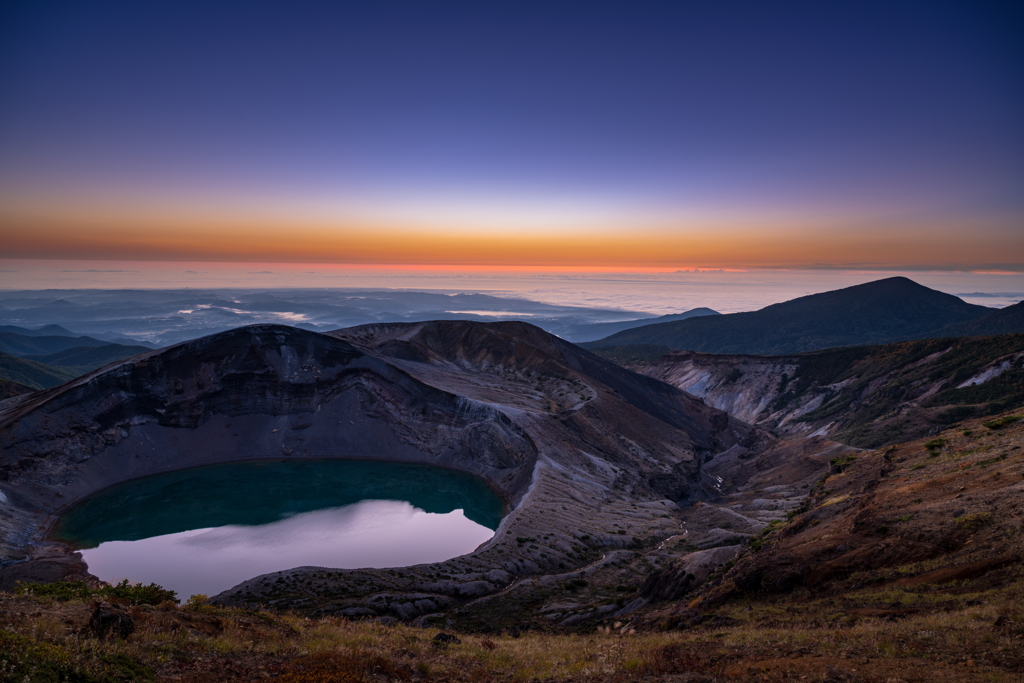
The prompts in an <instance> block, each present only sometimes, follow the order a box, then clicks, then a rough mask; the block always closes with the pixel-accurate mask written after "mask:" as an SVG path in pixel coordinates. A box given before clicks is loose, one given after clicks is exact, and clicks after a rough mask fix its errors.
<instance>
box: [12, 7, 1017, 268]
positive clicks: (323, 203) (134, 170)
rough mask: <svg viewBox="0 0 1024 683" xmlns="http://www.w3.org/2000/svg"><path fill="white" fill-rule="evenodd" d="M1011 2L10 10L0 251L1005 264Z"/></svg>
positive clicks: (1011, 217)
mask: <svg viewBox="0 0 1024 683" xmlns="http://www.w3.org/2000/svg"><path fill="white" fill-rule="evenodd" d="M1022 7H1024V6H1022V5H1021V4H1020V3H1019V2H1007V3H987V2H973V1H972V2H954V3H947V2H920V3H906V2H881V3H870V2H849V3H840V2H820V1H817V2H806V3H769V2H749V3H739V2H703V3H697V2H670V3H643V2H616V3H600V2H579V3H576V2H550V1H549V2H538V3H529V2H507V3H499V2H473V3H461V4H460V3H441V2H408V3H397V2H386V1H381V2H360V3H343V2H325V3H312V2H279V3H268V2H254V1H247V2H238V3H232V2H216V3H215V2H210V1H209V0H207V1H205V2H187V1H176V2H143V3H140V2H123V3H122V2H88V3H84V2H40V1H38V0H33V1H31V2H7V3H5V4H4V5H3V7H2V9H0V250H2V252H3V253H2V254H0V256H3V257H6V258H97V259H99V258H102V259H119V258H123V259H154V260H204V259H205V260H218V261H223V260H243V261H244V260H251V261H267V260H272V261H292V262H318V263H323V262H338V263H388V264H443V265H483V266H487V265H526V266H530V265H536V266H548V267H554V266H584V267H587V266H593V267H604V268H607V267H622V268H661V267H668V268H675V267H690V266H707V267H721V266H725V267H729V266H736V267H752V266H753V267H756V266H766V267H767V266H807V265H812V266H813V265H826V266H856V267H873V266H879V267H882V266H884V267H937V268H975V269H984V268H1002V269H1008V270H1017V271H1019V270H1022V269H1024V39H1022V38H1021V36H1022V35H1024V9H1022Z"/></svg>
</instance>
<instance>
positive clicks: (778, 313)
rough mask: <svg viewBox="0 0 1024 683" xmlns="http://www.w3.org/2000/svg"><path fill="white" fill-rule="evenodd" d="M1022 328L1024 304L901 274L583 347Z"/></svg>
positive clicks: (790, 345)
mask: <svg viewBox="0 0 1024 683" xmlns="http://www.w3.org/2000/svg"><path fill="white" fill-rule="evenodd" d="M1011 332H1024V305H1022V304H1016V305H1014V306H1009V307H1007V308H1005V309H991V308H987V307H985V306H976V305H974V304H969V303H967V302H965V301H963V300H962V299H959V298H957V297H955V296H953V295H952V294H944V293H943V292H938V291H936V290H934V289H929V288H928V287H925V286H923V285H919V284H918V283H916V282H914V281H913V280H910V279H908V278H905V277H892V278H887V279H884V280H876V281H875V282H869V283H866V284H863V285H856V286H854V287H847V288H845V289H840V290H836V291H832V292H824V293H821V294H812V295H810V296H805V297H800V298H798V299H793V300H792V301H786V302H784V303H780V304H774V305H772V306H768V307H766V308H762V309H761V310H759V311H753V312H749V313H730V314H727V315H715V316H701V317H696V318H689V319H686V320H678V321H674V322H665V323H660V324H654V325H643V326H639V327H635V328H633V329H630V330H625V331H623V332H618V333H616V334H613V335H610V336H608V337H605V338H604V339H601V340H599V341H595V342H590V343H585V344H583V346H584V347H586V348H598V347H610V346H633V347H636V346H637V345H647V346H646V348H647V349H648V350H650V348H651V347H652V346H653V347H663V348H665V349H681V350H687V351H700V352H703V353H735V354H754V355H780V354H789V353H800V352H804V351H816V350H820V349H827V348H835V347H842V346H862V345H867V344H886V343H890V342H897V341H907V340H912V339H927V338H932V337H956V336H966V335H977V336H982V335H993V334H1006V333H1011Z"/></svg>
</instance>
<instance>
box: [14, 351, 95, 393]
mask: <svg viewBox="0 0 1024 683" xmlns="http://www.w3.org/2000/svg"><path fill="white" fill-rule="evenodd" d="M80 374H82V373H79V372H75V371H74V370H68V369H66V368H59V367H54V366H51V365H46V364H45V363H39V362H37V361H34V360H27V359H25V358H17V357H15V356H12V355H10V354H7V353H3V352H0V380H5V381H8V382H17V383H18V384H23V385H25V386H27V387H31V388H33V389H52V388H53V387H56V386H60V385H61V384H64V382H67V381H69V380H72V379H74V378H75V377H78V376H79V375H80Z"/></svg>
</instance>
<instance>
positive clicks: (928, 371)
mask: <svg viewBox="0 0 1024 683" xmlns="http://www.w3.org/2000/svg"><path fill="white" fill-rule="evenodd" d="M619 348H622V347H610V348H608V349H596V350H595V351H596V352H597V353H599V354H601V355H605V356H606V357H610V358H611V359H612V360H619V362H622V361H626V364H627V367H631V368H632V369H633V370H635V371H637V372H640V373H642V374H645V375H648V376H650V377H654V378H656V379H660V380H662V381H664V382H667V383H669V384H672V385H673V386H676V387H678V388H680V389H683V390H684V391H687V392H690V393H692V394H693V395H695V396H698V397H699V398H701V399H703V400H704V401H705V402H706V403H708V404H709V405H712V406H714V407H716V408H719V409H720V410H725V411H727V412H729V413H730V414H732V415H733V416H734V417H736V418H738V419H740V420H743V421H745V422H748V423H751V424H756V425H758V426H761V427H765V428H768V429H770V430H772V431H773V432H775V433H778V434H780V435H786V436H789V437H798V436H801V435H807V434H811V433H815V432H820V433H822V434H827V435H828V436H829V437H830V438H833V439H836V440H838V441H840V442H842V443H845V444H849V445H852V446H857V447H862V448H874V447H877V446H881V445H886V444H890V443H896V442H899V441H905V440H907V439H912V438H916V437H919V436H924V435H926V434H928V433H929V432H930V431H932V430H935V429H941V428H943V427H945V426H947V425H949V424H951V423H954V422H957V421H960V420H964V419H968V418H972V417H982V416H986V415H994V414H997V413H1001V412H1004V411H1006V410H1011V409H1015V408H1018V407H1021V406H1024V334H1010V335H999V336H995V337H964V338H957V339H924V340H919V341H910V342H901V343H897V344H885V345H882V346H858V347H849V348H840V349H827V350H824V351H814V352H811V353H803V354H793V355H785V356H744V355H729V354H702V353H692V352H673V353H669V354H665V355H663V356H661V357H659V358H658V359H657V360H656V361H650V360H649V357H647V358H644V357H643V355H642V354H633V355H630V354H622V353H618V354H614V353H610V352H615V351H616V349H619ZM656 350H657V349H655V350H654V351H653V352H652V354H651V355H653V353H654V352H656ZM630 361H635V362H633V363H630Z"/></svg>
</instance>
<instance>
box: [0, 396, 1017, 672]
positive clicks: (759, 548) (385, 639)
mask: <svg viewBox="0 0 1024 683" xmlns="http://www.w3.org/2000/svg"><path fill="white" fill-rule="evenodd" d="M1013 417H1014V416H1013V415H1011V416H1010V419H1005V420H995V421H993V420H991V419H984V420H976V421H971V422H969V423H963V424H960V425H957V426H955V427H952V428H950V429H947V430H946V431H945V432H943V433H942V434H941V435H939V436H938V437H937V438H930V439H922V440H921V441H919V442H913V443H910V444H902V445H900V446H898V447H896V448H889V449H885V450H879V451H870V452H868V451H865V452H863V453H861V454H860V455H858V456H857V457H856V459H850V460H849V461H844V462H839V463H833V467H832V471H831V472H830V473H829V474H828V475H827V476H826V477H824V478H823V479H822V481H821V482H820V484H819V485H818V487H817V488H816V490H815V491H813V492H812V493H811V495H810V497H809V498H808V503H807V504H806V505H805V507H804V509H803V510H802V511H800V513H799V514H796V515H794V516H793V517H792V518H791V520H790V521H789V522H787V523H786V524H783V525H779V526H776V527H774V528H771V529H769V530H768V531H767V533H765V534H763V535H762V537H759V539H757V540H758V542H757V543H752V544H751V546H750V547H748V548H747V550H745V551H744V556H743V557H742V558H741V559H740V560H739V561H738V562H737V563H736V564H735V565H734V566H731V567H729V568H728V570H727V571H723V572H720V573H719V574H718V575H713V576H712V577H711V578H710V579H709V581H708V583H707V584H706V585H705V586H704V587H702V588H701V589H700V590H699V591H698V592H696V593H694V594H691V595H690V596H687V598H686V599H684V600H683V601H681V602H679V603H675V604H669V605H665V604H662V605H654V606H650V607H649V608H648V609H647V610H645V611H642V613H637V614H635V615H630V619H631V620H630V621H629V622H626V623H619V622H610V623H609V622H603V623H591V624H589V625H583V626H582V627H581V628H579V629H577V630H575V631H573V632H565V633H550V632H546V633H542V632H540V630H539V629H529V630H527V631H525V632H524V633H522V634H521V635H517V637H514V636H513V635H512V634H509V633H501V634H500V635H499V634H496V633H489V634H480V633H453V634H454V635H456V636H457V638H458V639H459V640H460V641H461V642H457V643H451V644H442V643H439V642H437V641H435V640H434V638H435V636H436V635H437V634H438V633H439V632H440V631H439V630H438V629H436V628H414V627H411V626H405V625H401V624H384V623H379V622H376V621H358V620H346V619H342V618H336V617H322V618H310V617H307V616H303V615H301V614H296V613H279V612H274V611H270V610H243V609H230V608H222V607H218V606H214V605H210V604H207V603H205V602H204V601H203V600H202V599H198V600H193V601H192V602H190V603H188V604H186V605H181V606H179V605H176V604H174V603H172V602H168V601H164V602H162V603H161V604H159V605H138V604H136V605H131V604H126V605H124V609H125V610H127V611H128V612H129V613H130V614H131V616H132V617H133V619H134V622H135V630H134V632H133V633H132V634H131V635H130V636H129V637H128V638H127V639H121V638H119V637H107V638H100V637H97V636H96V635H95V634H94V633H93V632H92V631H91V630H90V629H89V628H88V626H87V624H88V622H89V619H90V615H91V613H92V611H93V601H94V600H96V597H93V596H90V597H71V598H70V599H58V598H57V597H53V596H44V595H40V594H34V593H32V591H23V592H22V593H21V594H11V593H0V629H2V630H0V682H4V683H6V682H8V681H10V682H15V681H17V682H18V683H22V682H25V681H28V682H37V681H38V682H42V681H54V682H56V681H79V682H82V683H86V682H93V681H95V682H104V681H109V682H111V683H112V682H114V681H132V680H135V681H187V682H200V681H202V682H206V681H252V680H262V679H276V680H279V681H282V682H284V681H287V682H296V683H298V682H321V681H322V682H328V681H341V682H357V681H414V682H418V681H565V682H569V681H573V682H575V681H579V682H584V681H587V682H589V681H595V682H596V681H652V682H653V681H692V682H695V681H715V682H719V681H766V682H767V681H772V682H775V681H830V682H831V681H834V682H839V681H860V682H861V683H871V682H877V683H898V682H899V683H914V682H922V683H924V682H930V681H937V682H950V683H952V682H954V681H955V682H957V683H968V682H973V681H978V682H982V681H992V682H1004V681H1005V682H1010V681H1024V569H1022V567H1021V562H1020V557H1021V550H1022V545H1024V520H1022V515H1024V510H1022V508H1021V506H1022V504H1024V493H1022V492H1024V486H1022V481H1024V449H1022V446H1024V420H1013V419H1012V418H1013ZM986 424H987V425H988V426H985V425H986ZM869 494H870V496H871V498H869V499H868V498H863V496H867V495H869ZM858 500H861V502H860V503H858ZM947 508H948V509H947ZM879 520H882V521H884V524H882V522H879ZM936 539H939V540H936ZM840 540H841V541H842V544H843V546H844V547H847V546H848V548H849V549H850V551H849V553H848V555H849V556H851V557H855V558H858V559H857V563H856V564H851V563H850V562H851V561H849V560H847V561H845V564H844V561H843V560H842V558H843V557H847V556H846V555H838V556H837V555H836V552H837V551H836V550H835V544H836V543H838V542H839V541H840ZM939 542H941V543H942V544H945V545H943V546H942V547H937V549H936V551H935V552H932V553H931V554H930V555H928V556H927V557H926V556H925V555H921V553H922V552H924V551H925V549H927V548H928V547H930V546H932V545H934V544H935V543H939ZM830 544H831V545H830ZM799 552H804V553H805V556H806V557H807V558H811V559H812V560H814V558H835V559H827V560H814V562H812V567H811V570H812V571H811V574H810V575H809V576H803V578H802V580H801V581H798V582H796V583H794V584H793V585H789V584H787V585H785V586H783V587H781V588H780V587H776V588H775V589H769V588H768V587H767V586H768V582H767V581H766V580H762V584H763V585H761V587H756V586H754V585H753V584H751V583H750V581H749V580H748V579H749V577H750V576H755V575H756V576H761V575H762V574H764V572H765V571H766V568H770V567H772V566H774V565H775V564H777V562H776V561H777V560H778V558H781V557H783V556H787V557H788V556H792V555H794V554H795V553H799ZM787 553H788V555H787ZM829 553H831V554H829ZM901 553H902V554H901ZM920 558H925V559H920ZM991 558H1004V559H1003V560H1000V561H999V562H995V561H990V560H991ZM1005 558H1008V559H1005ZM758 572H761V573H760V574H759V573H758ZM764 575H765V576H768V574H764ZM745 577H746V578H745ZM643 578H644V577H637V583H641V582H642V580H643ZM759 585H760V584H759ZM105 599H109V600H111V601H112V602H117V601H118V600H121V599H120V598H118V597H117V596H107V598H105ZM121 601H122V602H124V600H121ZM128 602H130V600H128ZM695 615H696V616H698V617H699V618H694V616H695Z"/></svg>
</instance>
